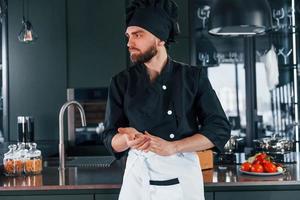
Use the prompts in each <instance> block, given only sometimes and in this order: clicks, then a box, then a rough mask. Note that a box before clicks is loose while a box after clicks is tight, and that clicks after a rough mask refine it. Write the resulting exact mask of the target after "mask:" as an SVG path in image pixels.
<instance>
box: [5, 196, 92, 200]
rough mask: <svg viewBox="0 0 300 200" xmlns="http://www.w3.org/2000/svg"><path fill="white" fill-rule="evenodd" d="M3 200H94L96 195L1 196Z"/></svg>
mask: <svg viewBox="0 0 300 200" xmlns="http://www.w3.org/2000/svg"><path fill="white" fill-rule="evenodd" d="M0 199H1V200H53V199H55V200H94V195H32V196H0Z"/></svg>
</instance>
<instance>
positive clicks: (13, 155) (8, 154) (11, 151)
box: [4, 144, 17, 159]
mask: <svg viewBox="0 0 300 200" xmlns="http://www.w3.org/2000/svg"><path fill="white" fill-rule="evenodd" d="M8 149H9V151H8V152H6V153H5V154H4V159H15V158H16V157H17V154H16V149H17V145H15V144H11V145H9V146H8Z"/></svg>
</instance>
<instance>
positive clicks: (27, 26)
mask: <svg viewBox="0 0 300 200" xmlns="http://www.w3.org/2000/svg"><path fill="white" fill-rule="evenodd" d="M26 6H27V19H26V18H25V2H24V0H23V18H22V28H21V31H20V33H19V35H18V40H19V41H20V42H23V43H32V42H35V41H36V40H37V39H38V36H37V34H36V33H35V32H34V30H33V26H32V24H31V22H30V21H29V20H28V18H29V17H28V15H29V11H28V7H29V6H28V1H27V4H26Z"/></svg>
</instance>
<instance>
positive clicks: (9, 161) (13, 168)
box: [3, 144, 24, 176]
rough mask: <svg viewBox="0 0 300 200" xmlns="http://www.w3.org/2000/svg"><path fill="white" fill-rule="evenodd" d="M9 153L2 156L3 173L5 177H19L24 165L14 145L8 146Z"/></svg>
mask: <svg viewBox="0 0 300 200" xmlns="http://www.w3.org/2000/svg"><path fill="white" fill-rule="evenodd" d="M8 149H9V151H8V152H7V153H5V154H4V158H3V165H4V173H5V175H7V176H18V175H21V174H22V172H23V169H24V163H23V161H22V160H21V159H20V157H19V154H18V153H17V151H16V149H17V146H16V145H15V144H13V145H9V146H8Z"/></svg>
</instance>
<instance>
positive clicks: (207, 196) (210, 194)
mask: <svg viewBox="0 0 300 200" xmlns="http://www.w3.org/2000/svg"><path fill="white" fill-rule="evenodd" d="M204 196H205V200H214V193H213V192H205V193H204Z"/></svg>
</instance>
